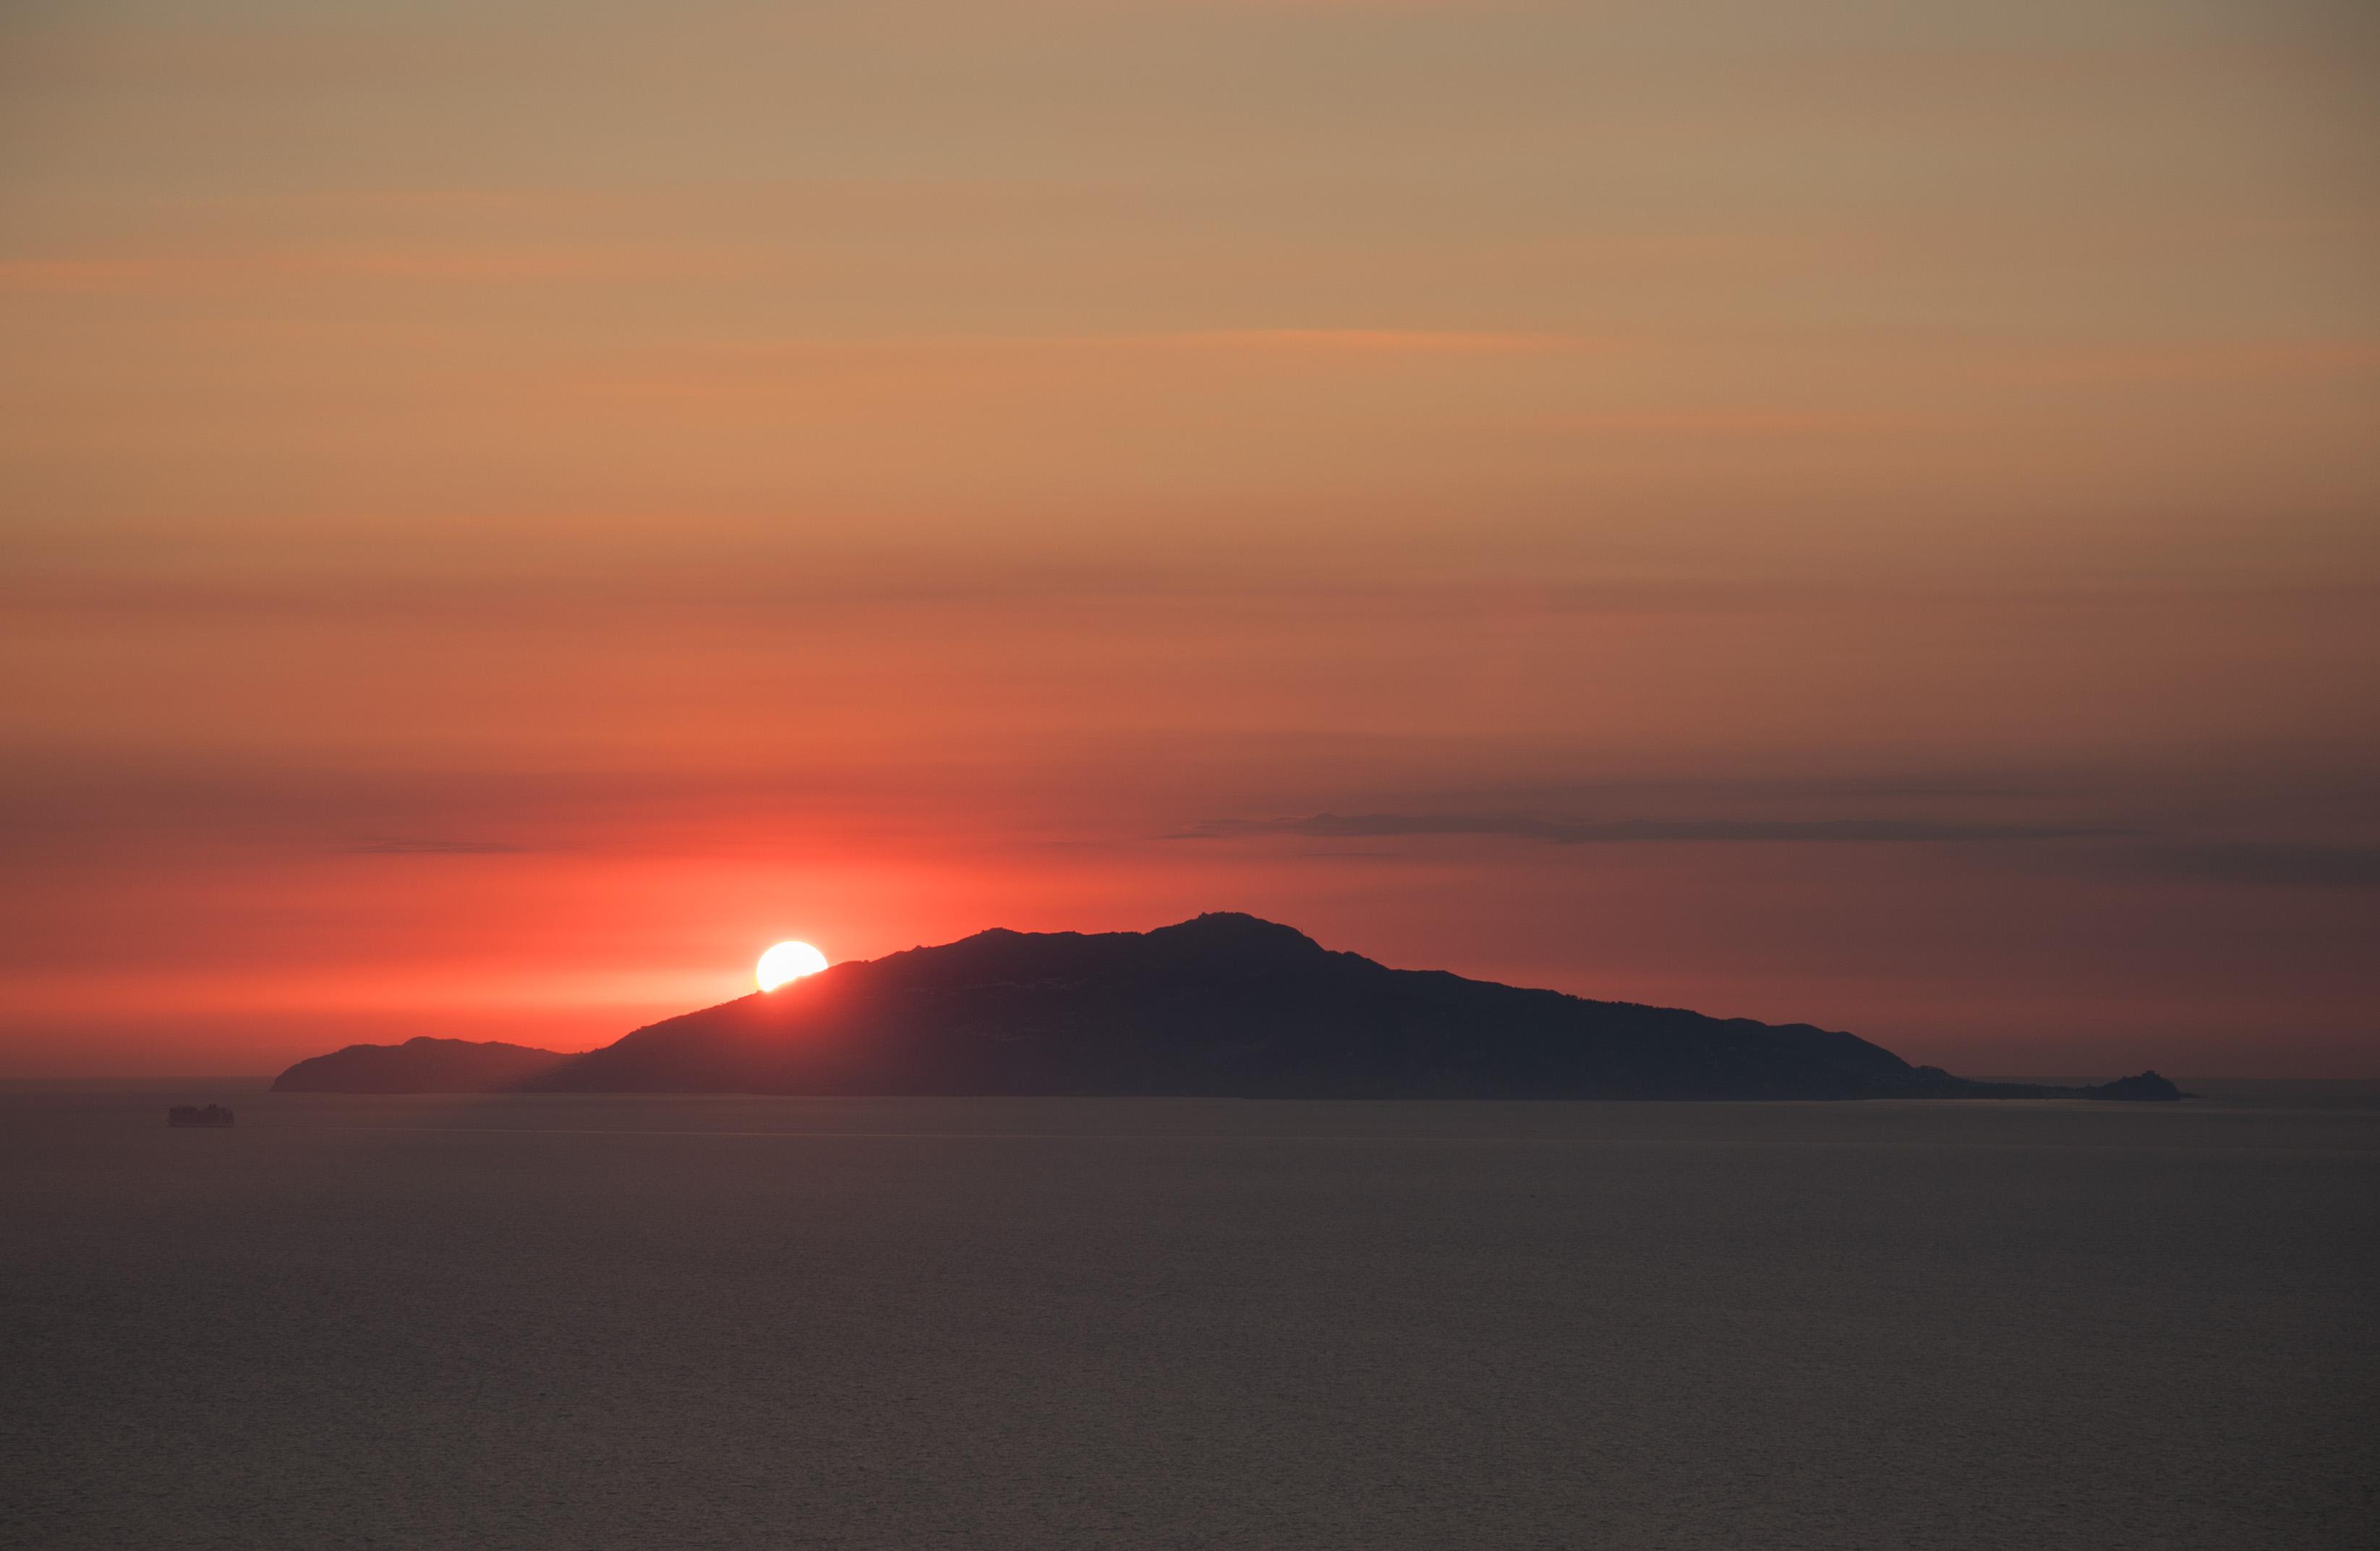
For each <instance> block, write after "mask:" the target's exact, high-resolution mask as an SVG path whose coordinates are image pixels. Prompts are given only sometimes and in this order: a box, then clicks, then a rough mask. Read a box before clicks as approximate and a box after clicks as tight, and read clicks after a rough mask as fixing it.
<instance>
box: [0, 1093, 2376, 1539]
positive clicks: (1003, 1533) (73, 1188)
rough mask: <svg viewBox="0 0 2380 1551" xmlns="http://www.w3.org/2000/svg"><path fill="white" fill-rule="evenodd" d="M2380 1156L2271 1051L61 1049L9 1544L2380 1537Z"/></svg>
mask: <svg viewBox="0 0 2380 1551" xmlns="http://www.w3.org/2000/svg"><path fill="white" fill-rule="evenodd" d="M210 1098H223V1099H225V1100H226V1101H228V1102H232V1103H234V1104H236V1105H237V1108H238V1109H239V1111H240V1123H239V1125H238V1127H237V1129H235V1130H233V1131H230V1132H225V1133H211V1132H187V1131H186V1132H172V1131H168V1130H166V1129H165V1127H164V1124H163V1108H164V1104H165V1103H166V1102H167V1101H168V1100H169V1099H186V1100H189V1101H193V1102H198V1101H204V1100H207V1099H210ZM2375 1185H2380V1110H2375V1109H2373V1108H2370V1107H2360V1106H2358V1105H2356V1104H2352V1103H2337V1102H2331V1103H2328V1104H2327V1106H2326V1107H2314V1106H2311V1105H2309V1106H2304V1107H2293V1106H2292V1105H2291V1104H2289V1103H2288V1102H2286V1101H2285V1099H2277V1098H2275V1097H2272V1096H2270V1095H2266V1096H2264V1097H2263V1099H2262V1102H2260V1103H2253V1104H2237V1103H2230V1104H2209V1105H2192V1106H2185V1107H2182V1108H2180V1109H2172V1108H2155V1107H2144V1108H2138V1109H2134V1108H2123V1107H2108V1106H2083V1105H2028V1104H2003V1105H1991V1104H1979V1105H1910V1106H1903V1105H1884V1104H1867V1105H1766V1106H1719V1105H1710V1106H1704V1105H1661V1106H1654V1105H1639V1106H1628V1105H1548V1106H1534V1105H1488V1104H1482V1105H1390V1104H1383V1105H1368V1104H1238V1103H1226V1102H1195V1103H1169V1102H1151V1101H1130V1100H1118V1101H1099V1100H1080V1101H968V1100H883V1101H874V1100H833V1101H809V1100H783V1099H666V1098H644V1099H614V1098H587V1097H554V1098H538V1099H523V1100H510V1099H507V1100H490V1101H458V1100H431V1099H396V1100H389V1099H337V1098H321V1097H287V1098H268V1097H264V1096H262V1095H261V1094H253V1093H248V1094H243V1093H239V1092H237V1090H236V1089H234V1088H233V1087H232V1086H231V1085H229V1084H212V1085H211V1084H182V1085H179V1086H177V1087H176V1088H175V1089H174V1090H172V1091H171V1092H170V1093H168V1092H163V1091H152V1090H142V1091H139V1092H131V1091H127V1090H117V1091H114V1092H100V1091H86V1092H80V1093H57V1092H36V1091H30V1090H26V1089H22V1088H19V1089H16V1090H12V1091H6V1092H0V1544H5V1545H8V1546H11V1547H13V1546H18V1545H23V1546H93V1547H107V1548H110V1551H114V1548H117V1547H130V1546H141V1547H149V1546H167V1545H221V1546H237V1547H263V1546H293V1547H309V1548H313V1547H341V1546H392V1547H396V1546H403V1547H415V1546H528V1547H542V1546H552V1547H570V1548H582V1547H611V1546H622V1547H626V1546H634V1547H680V1546H770V1547H783V1546H806V1545H819V1546H904V1547H910V1546H951V1547H968V1548H976V1547H998V1546H1019V1547H1025V1546H1031V1547H1048V1546H1291V1547H1295V1546H1345V1547H1364V1548H1369V1551H1380V1548H1389V1547H1401V1546H1428V1547H1444V1546H1488V1547H1500V1546H1514V1547H1521V1546H1582V1547H1584V1546H1597V1547H1625V1546H1659V1547H1695V1546H1741V1547H1747V1548H1751V1547H1758V1548H1773V1547H1791V1546H1812V1547H1830V1548H1831V1547H1861V1546H1875V1547H1926V1546H2009V1547H2052V1546H2072V1547H2078V1548H2079V1547H2090V1548H2103V1547H2121V1546H2158V1547H2192V1546H2224V1547H2231V1546H2274V1547H2292V1548H2295V1547H2322V1546H2368V1545H2373V1544H2374V1533H2375V1524H2380V1513H2375V1505H2374V1492H2375V1488H2380V1339H2375V1336H2380V1331H2375V1318H2374V1316H2375V1312H2380V1281H2375V1270H2380V1264H2376V1263H2380V1232H2376V1231H2375V1230H2376V1229H2380V1221H2375V1207H2376V1206H2380V1191H2375Z"/></svg>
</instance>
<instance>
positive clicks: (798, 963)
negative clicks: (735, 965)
mask: <svg viewBox="0 0 2380 1551" xmlns="http://www.w3.org/2000/svg"><path fill="white" fill-rule="evenodd" d="M825 967H826V955H825V954H824V953H821V952H820V951H818V950H817V949H815V948H813V947H811V946H810V945H809V944H808V943H807V942H780V943H779V944H777V945H776V946H775V947H774V948H771V949H770V950H769V951H767V952H765V953H763V954H761V955H760V963H759V968H757V969H755V970H754V971H753V972H752V978H754V979H755V980H758V981H759V983H760V988H761V989H762V990H764V991H773V990H775V989H776V988H778V987H780V986H782V985H783V984H784V983H785V982H786V981H788V980H799V979H800V978H801V977H802V976H803V975H816V974H817V973H818V972H819V971H820V970H822V969H824V968H825Z"/></svg>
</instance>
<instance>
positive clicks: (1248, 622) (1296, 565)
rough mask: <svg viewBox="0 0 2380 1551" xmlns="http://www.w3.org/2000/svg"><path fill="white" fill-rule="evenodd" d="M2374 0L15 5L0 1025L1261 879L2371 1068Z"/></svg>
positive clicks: (426, 995)
mask: <svg viewBox="0 0 2380 1551" xmlns="http://www.w3.org/2000/svg"><path fill="white" fill-rule="evenodd" d="M2375 70H2380V11H2374V9H2373V8H2372V7H2370V6H2367V5H2364V4H2362V3H2360V0H2336V3H2334V0H2054V3H2053V0H2017V3H1994V4H1990V5H1985V4H1978V3H1963V4H1950V3H1946V0H1906V3H1900V4H1884V3H1882V0H1679V3H1673V4H1665V5H1661V6H1621V5H1560V4H1528V3H1519V0H1515V3H1511V4H1500V3H1492V0H1038V3H1012V0H971V3H966V4H955V3H943V0H868V3H867V4H850V5H842V4H818V5H804V6H758V5H754V6H739V5H722V4H716V3H701V0H698V3H684V0H681V3H677V4H672V5H669V6H640V5H626V4H600V3H599V4H574V5H567V6H565V5H559V4H550V3H539V0H520V3H512V4H494V3H485V0H482V3H475V4H471V5H462V4H434V3H430V4H425V3H422V0H411V3H408V4H406V5H402V6H399V5H385V4H368V3H348V4H337V5H325V4H322V3H321V0H309V3H308V4H304V5H298V4H294V3H293V4H261V3H260V4H238V3H233V0H222V3H217V4H176V5H164V4H154V5H143V4H120V3H112V0H81V3H78V4H75V5H72V6H68V5H63V4H42V3H38V0H35V3H28V4H22V5H18V6H11V7H9V8H8V9H7V11H6V14H5V15H4V16H0V362H5V363H6V364H5V366H0V1075H14V1076H60V1075H128V1074H144V1073H145V1074H176V1073H198V1072H209V1073H234V1072H272V1071H276V1070H278V1069H279V1068H280V1067H281V1066H284V1065H285V1064H287V1063H288V1062H290V1061H292V1060H297V1059H298V1058H300V1057H302V1056H306V1055H310V1054H314V1053H317V1052H320V1051H322V1050H324V1049H328V1048H334V1047H337V1046H340V1045H345V1044H347V1043H351V1042H355V1041H358V1040H387V1039H396V1038H405V1037H410V1036H414V1035H419V1034H429V1035H437V1036H459V1037H468V1038H505V1039H513V1040H516V1041H519V1042H523V1043H529V1044H544V1045H550V1046H553V1047H554V1048H572V1049H576V1048H586V1047H589V1046H593V1045H599V1044H602V1043H606V1042H608V1041H609V1040H611V1039H613V1038H615V1037H617V1036H619V1035H620V1034H622V1033H625V1032H626V1031H627V1030H628V1029H629V1028H632V1027H634V1026H637V1025H638V1024H643V1023H645V1022H649V1021H650V1020H651V1019H654V1018H657V1017H661V1016H665V1015H667V1014H670V1013H673V1012H681V1011H685V1010H687V1009H689V1008H692V1007H696V1006H701V1005H706V1004H708V1003H710V1002H715V1001H718V1000H725V999H726V998H728V997H731V996H735V995H738V994H741V993H742V992H744V991H746V990H748V989H749V988H750V986H751V964H752V961H753V959H754V957H755V956H756V955H757V953H758V952H759V950H760V949H761V948H762V947H764V946H766V945H767V944H769V943H771V942H773V941H775V940H777V939H781V938H788V937H794V938H802V939H807V940H810V941H813V942H816V943H818V944H819V945H820V947H821V948H823V949H824V950H825V951H826V952H827V953H828V954H829V956H830V957H832V958H835V959H846V958H865V957H873V956H875V955H878V954H880V953H883V952H886V951H893V950H897V949H901V948H906V947H909V946H912V945H914V944H917V943H925V942H936V941H943V940H948V939H953V938H955V937H958V936H962V935H964V934H965V933H968V932H971V931H975V930H978V929H981V928H983V927H992V926H1005V927H1014V928H1018V929H1028V930H1030V929H1039V930H1059V929H1080V930H1113V929H1144V928H1147V927H1155V926H1159V925H1161V924H1164V923H1166V922H1169V921H1172V920H1177V919H1181V918H1183V917H1184V916H1187V915H1193V914H1196V913H1197V912H1199V911H1201V910H1214V909H1238V910H1247V911H1252V912H1255V913H1257V914H1260V915H1268V916H1270V917H1272V918H1275V919H1280V920H1284V921H1287V922H1289V923H1291V924H1293V925H1294V926H1297V927H1300V928H1302V929H1304V930H1305V931H1306V932H1307V933H1309V934H1310V935H1312V936H1314V937H1315V938H1317V939H1318V940H1320V941H1321V942H1323V943H1324V944H1325V945H1326V946H1329V947H1332V948H1341V949H1349V950H1354V951H1360V952H1363V953H1366V954H1368V955H1370V956H1372V957H1375V958H1378V959H1380V960H1382V961H1383V962H1386V963H1391V964H1397V965H1401V966H1408V967H1417V968H1422V967H1429V968H1446V969H1451V970H1455V971H1457V972H1460V973H1463V974H1466V975H1480V976H1486V977H1490V978H1497V979H1504V980H1510V981H1515V982H1519V983H1524V984H1531V985H1545V986H1553V987H1558V988H1561V989H1564V990H1569V991H1573V992H1577V993H1580V994H1583V995H1588V996H1595V997H1601V998H1607V999H1612V1000H1633V1001H1646V1002H1655V1003H1661V1004H1668V1005H1682V1006H1690V1007H1694V1008H1697V1009H1700V1010H1702V1011H1705V1012H1713V1013H1719V1014H1726V1015H1743V1016H1752V1017H1759V1018H1763V1019H1767V1020H1770V1021H1776V1022H1786V1021H1807V1022H1814V1023H1818V1024H1825V1025H1828V1026H1830V1027H1840V1028H1849V1029H1852V1031H1854V1032H1856V1033H1859V1034H1861V1035H1863V1036H1866V1037H1868V1038H1871V1039H1875V1040H1876V1041H1878V1042H1880V1043H1883V1044H1885V1045H1887V1046H1888V1047H1889V1048H1892V1049H1894V1050H1896V1051H1898V1052H1900V1054H1902V1055H1904V1056H1906V1057H1908V1058H1909V1059H1911V1060H1921V1061H1931V1062H1935V1063H1937V1064H1942V1065H1946V1066H1949V1067H1950V1068H1951V1069H1953V1070H1956V1071H1960V1072H1969V1073H1973V1074H1985V1075H2046V1076H2094V1077H2107V1076H2113V1075H2116V1074H2117V1073H2119V1072H2132V1071H2137V1070H2139V1069H2141V1068H2142V1067H2143V1066H2146V1065H2155V1066H2156V1067H2158V1068H2159V1069H2160V1070H2163V1071H2166V1072H2180V1073H2182V1074H2185V1075H2190V1074H2196V1075H2204V1076H2348V1075H2360V1076H2380V951H2374V941H2375V939H2380V930H2376V929H2375V928H2380V717H2375V715H2374V706H2375V705H2380V97H2375V95H2374V93H2373V91H2371V82H2372V80H2373V79H2374V72H2375Z"/></svg>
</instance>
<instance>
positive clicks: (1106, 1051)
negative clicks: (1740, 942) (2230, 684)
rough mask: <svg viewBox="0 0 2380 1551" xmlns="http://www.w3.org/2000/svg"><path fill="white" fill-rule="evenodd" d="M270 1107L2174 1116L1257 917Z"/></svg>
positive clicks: (464, 1061) (500, 1047)
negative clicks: (1267, 1106) (1795, 1103)
mask: <svg viewBox="0 0 2380 1551" xmlns="http://www.w3.org/2000/svg"><path fill="white" fill-rule="evenodd" d="M273 1089H274V1091H275V1092H281V1093H379V1094H396V1093H500V1092H520V1093H539V1092H544V1093H558V1092H591V1093H762V1094H820V1095H825V1094H877V1095H893V1094H901V1095H950V1096H958V1095H977V1096H990V1095H1006V1096H1026V1095H1038V1096H1078V1097H1129V1096H1138V1097H1244V1098H1504V1099H1512V1098H1645V1099H1755V1098H1786V1099H1842V1098H1893V1097H1898V1098H1977V1097H2095V1098H2110V1099H2171V1098H2178V1097H2182V1096H2181V1095H2180V1092H2179V1091H2178V1090H2177V1089H2175V1088H2174V1086H2173V1084H2170V1083H2168V1082H2167V1081H2166V1080H2165V1079H2164V1078H2162V1077H2159V1076H2157V1075H2156V1074H2155V1072H2143V1073H2141V1074H2140V1075H2138V1076H2134V1077H2128V1078H2124V1079H2121V1080H2120V1081H2119V1082H2116V1083H2111V1084H2105V1085H2104V1086H2102V1087H2098V1088H2061V1087H2052V1086H2046V1085H2043V1084H2027V1083H1994V1082H1980V1081H1975V1080H1972V1079H1968V1078H1962V1077H1955V1076H1952V1075H1951V1074H1950V1073H1949V1072H1945V1071H1943V1070H1941V1069H1940V1068H1939V1067H1932V1066H1913V1065H1911V1064H1910V1063H1909V1062H1907V1061H1905V1060H1901V1059H1900V1057H1899V1056H1896V1055H1894V1054H1893V1053H1892V1052H1891V1051H1889V1050H1888V1049H1885V1048H1883V1047H1882V1046H1879V1045H1875V1044H1871V1043H1870V1042H1868V1041H1867V1040H1864V1039H1862V1038H1859V1037H1858V1036H1855V1035H1851V1034H1845V1033H1842V1032H1840V1030H1833V1029H1822V1028H1817V1027H1815V1026H1813V1025H1811V1024H1762V1023H1756V1022H1754V1021H1753V1020H1751V1019H1748V1018H1711V1017H1706V1016H1704V1015H1703V1014H1701V1013H1699V1012H1687V1011H1684V1010H1682V1009H1680V1008H1669V1007H1646V1006H1642V1005H1639V1004H1636V1003H1633V1002H1620V1001H1594V1000H1587V999H1585V998H1582V997H1574V996H1570V995H1566V994H1564V993H1562V992H1560V991H1549V990H1532V989H1527V988H1521V987H1515V986H1505V985H1500V984H1497V983H1494V982H1491V981H1484V980H1468V979H1464V978H1463V977H1462V976H1461V975H1451V974H1448V973H1446V972H1444V971H1440V970H1403V969H1390V968H1389V967H1388V966H1386V965H1384V964H1380V963H1374V962H1373V961H1372V960H1370V959H1366V958H1364V957H1363V956H1361V955H1360V954H1356V953H1345V952H1334V951H1330V950H1328V949H1325V948H1323V947H1322V946H1321V945H1320V944H1318V943H1317V942H1316V941H1315V940H1314V939H1311V938H1309V937H1307V936H1305V934H1304V933H1303V932H1300V931H1297V930H1296V929H1294V928H1293V927H1284V926H1281V925H1280V924H1278V923H1276V922H1271V921H1266V920H1261V919H1259V918H1257V917H1256V916H1253V915H1237V914H1229V913H1218V914H1209V915H1200V916H1198V917H1196V919H1193V920H1189V921H1184V922H1181V923H1179V924H1177V925H1174V926H1170V927H1159V928H1158V929H1156V930H1154V931H1148V932H1102V933H1096V934H1085V933H1081V932H1015V931H1009V930H1005V929H1002V928H994V929H992V930H990V931H985V932H978V933H977V934H976V935H975V936H973V937H969V938H965V939H961V940H959V941H956V942H950V943H944V944H941V945H940V946H937V947H929V948H913V949H910V950H908V951H905V952H900V953H891V954H887V955H886V956H885V957H883V958H880V959H871V960H856V961H853V962H850V963H840V964H836V965H834V966H833V967H832V968H831V969H827V970H823V971H821V972H820V973H818V974H816V975H808V976H806V977H804V978H802V979H799V980H795V981H793V982H791V983H790V984H787V985H785V986H783V987H781V988H778V989H776V990H773V991H766V992H755V993H754V994H752V995H750V996H747V997H741V998H738V999H737V1000H734V1001H729V1002H723V1003H722V1004H721V1005H719V1006H716V1007H708V1008H704V1009H702V1010H701V1011H699V1012H688V1013H685V1014H683V1015H681V1016H679V1017H675V1018H670V1019H666V1020H664V1021H662V1022H661V1023H658V1024H649V1025H648V1026H646V1027H644V1028H640V1029H637V1030H636V1031H635V1032H634V1033H632V1034H629V1035H627V1036H625V1037H623V1038H621V1039H619V1040H618V1041H616V1042H614V1043H613V1044H611V1045H607V1046H604V1047H602V1048H600V1049H594V1050H589V1051H586V1052H584V1053H582V1054H577V1055H571V1054H565V1053H562V1052H559V1051H553V1050H540V1049H534V1048H529V1047H527V1046H521V1045H507V1044H500V1043H478V1042H473V1041H469V1040H460V1039H431V1038H419V1039H412V1040H408V1041H407V1042H405V1043H404V1044H401V1045H351V1046H349V1047H347V1048H345V1049H343V1050H337V1051H334V1052H333V1053H331V1054H329V1055H322V1056H316V1057H313V1058H311V1059H310V1060H302V1061H299V1062H298V1063H297V1065H295V1066H292V1067H291V1068H289V1070H288V1071H286V1072H283V1073H282V1074H281V1075H280V1077H279V1078H278V1079H276V1080H275V1081H274V1083H273Z"/></svg>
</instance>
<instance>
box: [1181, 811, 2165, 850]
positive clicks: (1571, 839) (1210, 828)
mask: <svg viewBox="0 0 2380 1551" xmlns="http://www.w3.org/2000/svg"><path fill="white" fill-rule="evenodd" d="M2130 832H2131V831H2129V830H2117V829H2109V828H2105V827H2101V826H2095V825H2056V824H1983V823H1961V822H1945V821H1941V820H1935V819H1911V818H1821V819H1771V818H1693V819H1651V818H1625V819H1613V820H1606V821H1602V822H1579V821H1573V820H1567V819H1553V818H1528V817H1524V816H1518V815H1500V814H1460V813H1426V814H1401V813H1369V814H1347V815H1342V814H1336V813H1318V814H1315V815H1312V816H1311V817H1309V818H1274V819H1235V818H1216V819H1208V820H1206V821H1204V822H1202V823H1200V824H1196V825H1194V826H1192V827H1191V828H1190V829H1189V830H1184V831H1182V832H1181V833H1179V834H1176V835H1172V836H1169V837H1167V838H1169V839H1173V840H1228V839H1233V838H1234V837H1237V836H1242V835H1267V834H1277V835H1304V836H1306V837H1308V838H1311V839H1325V840H1340V839H1379V838H1383V837H1388V836H1440V835H1464V836H1485V837H1493V838H1497V839H1508V840H1528V841H1539V842H1544V843H1546V844H1549V845H1626V844H1646V843H1660V842H1818V843H1834V844H1842V843H1866V844H1879V843H1880V844H1926V843H1965V842H1985V841H2048V840H2086V839H2104V838H2107V837H2109V836H2115V835H2122V834H2127V833H2130Z"/></svg>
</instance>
